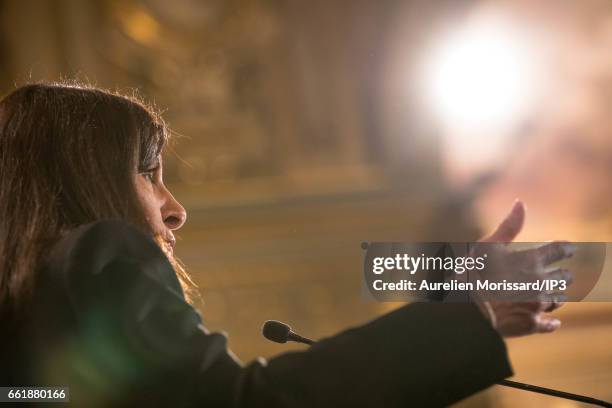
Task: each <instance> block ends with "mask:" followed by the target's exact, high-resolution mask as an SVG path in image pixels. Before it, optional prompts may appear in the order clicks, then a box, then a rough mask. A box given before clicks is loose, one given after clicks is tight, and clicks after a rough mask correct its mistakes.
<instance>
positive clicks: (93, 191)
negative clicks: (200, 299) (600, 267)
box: [0, 84, 559, 407]
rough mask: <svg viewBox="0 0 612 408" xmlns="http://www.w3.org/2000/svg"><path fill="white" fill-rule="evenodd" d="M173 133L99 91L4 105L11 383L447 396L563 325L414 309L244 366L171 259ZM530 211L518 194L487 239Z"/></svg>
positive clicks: (436, 399)
mask: <svg viewBox="0 0 612 408" xmlns="http://www.w3.org/2000/svg"><path fill="white" fill-rule="evenodd" d="M167 139H168V132H167V130H166V127H165V125H164V123H163V122H162V120H161V118H160V117H159V116H158V115H156V114H155V113H154V112H153V111H152V110H151V109H149V108H148V107H147V106H145V105H144V104H142V103H141V102H139V101H137V100H135V99H134V98H128V97H125V96H120V95H116V94H113V93H109V92H106V91H102V90H99V89H95V88H90V87H85V86H80V85H65V84H33V85H27V86H24V87H21V88H18V89H16V90H15V91H13V92H12V93H11V94H9V95H8V96H6V97H5V98H4V99H3V100H2V101H1V102H0V302H1V303H0V305H1V309H0V310H1V316H0V318H1V327H2V333H1V334H2V342H3V347H2V353H3V354H4V355H3V359H2V361H3V367H2V377H3V378H2V381H0V386H27V385H40V386H42V385H47V386H69V387H70V395H71V400H72V401H73V402H75V403H77V405H86V406H114V405H132V404H143V403H147V404H149V405H155V406H166V405H170V404H172V405H176V406H183V405H201V406H241V407H242V406H245V407H246V406H274V407H276V406H278V407H281V406H282V407H287V406H291V407H293V406H300V407H301V406H303V407H316V406H321V407H327V406H329V407H338V406H351V407H356V406H386V407H395V406H407V405H410V404H412V405H414V406H422V405H426V406H443V405H448V404H451V403H453V402H455V401H457V400H459V399H461V398H464V397H465V396H467V395H470V394H472V393H474V392H477V391H479V390H481V389H483V388H485V387H488V386H490V385H492V384H494V383H495V382H497V381H499V380H501V379H503V378H505V377H507V376H509V375H511V369H510V365H509V363H508V360H507V357H506V351H505V345H504V342H503V340H502V338H501V336H504V335H524V334H530V333H534V332H546V331H552V330H554V329H556V328H557V327H558V325H559V322H558V321H557V320H556V319H553V318H550V317H544V316H543V315H542V314H541V312H542V310H543V309H544V308H549V310H552V308H554V305H548V304H544V303H533V302H532V303H523V304H517V305H508V304H506V305H501V304H486V305H485V304H479V305H474V304H455V305H452V306H450V305H441V304H413V305H409V306H405V307H402V308H400V309H398V310H396V311H394V312H392V313H389V314H387V315H385V316H382V317H381V318H379V319H376V320H374V321H372V322H370V323H368V324H366V325H364V326H361V327H358V328H353V329H350V330H347V331H345V332H343V333H341V334H339V335H337V336H334V337H331V338H328V339H324V340H322V341H320V342H319V343H317V344H316V345H315V346H313V347H311V348H310V349H308V350H307V351H304V352H294V353H288V354H285V355H282V356H279V357H277V358H274V359H271V360H270V361H268V362H265V361H264V360H261V359H259V360H256V361H254V362H252V363H250V364H248V365H246V366H245V365H243V364H242V363H240V362H239V361H238V360H237V359H236V358H235V357H233V355H232V354H231V353H230V352H229V351H228V350H227V347H226V338H225V336H224V335H222V334H218V333H209V332H208V331H207V330H206V329H205V328H204V327H203V326H202V323H201V319H200V317H199V315H198V313H197V312H196V311H195V310H194V309H193V307H191V305H190V304H189V295H190V293H191V288H192V284H191V282H190V280H189V278H188V277H187V275H186V274H185V272H184V271H183V269H182V268H181V266H180V265H179V264H178V263H177V262H176V261H174V258H173V254H172V252H173V249H174V245H175V240H174V237H173V231H174V230H177V229H179V228H180V227H181V226H182V225H183V224H184V222H185V219H186V214H185V210H184V209H183V207H181V205H180V204H179V203H178V202H177V201H176V200H175V199H174V198H173V197H172V195H171V194H170V192H169V191H168V190H167V189H166V187H165V186H164V183H163V177H162V159H161V154H162V152H163V149H164V146H165V145H166V143H167ZM523 218H524V208H523V206H522V204H520V203H517V205H515V208H514V209H513V211H512V213H511V214H510V216H509V217H508V218H507V219H506V220H505V221H504V222H503V223H502V225H501V226H500V228H499V229H498V231H497V232H496V233H494V235H493V236H492V237H490V240H491V241H496V240H497V241H510V240H512V239H513V238H514V236H515V235H516V234H517V233H518V231H519V230H520V228H521V225H522V222H523ZM557 249H558V248H557ZM549 306H551V307H549Z"/></svg>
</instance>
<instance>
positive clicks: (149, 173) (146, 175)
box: [140, 171, 153, 183]
mask: <svg viewBox="0 0 612 408" xmlns="http://www.w3.org/2000/svg"><path fill="white" fill-rule="evenodd" d="M140 174H142V177H144V178H145V179H146V180H148V181H149V182H151V183H153V172H152V171H145V172H143V173H140Z"/></svg>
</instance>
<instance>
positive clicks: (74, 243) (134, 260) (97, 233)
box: [46, 220, 182, 295]
mask: <svg viewBox="0 0 612 408" xmlns="http://www.w3.org/2000/svg"><path fill="white" fill-rule="evenodd" d="M118 264H122V265H125V264H130V265H133V266H134V268H131V269H134V270H138V271H140V273H145V274H147V275H148V276H149V277H151V278H153V279H154V280H156V281H158V282H160V283H161V284H163V285H164V286H167V287H169V288H170V289H172V290H174V291H176V292H179V293H180V294H181V295H182V290H181V287H180V284H179V282H178V279H177V277H176V273H175V272H174V269H173V268H172V265H171V264H170V262H169V261H168V259H167V257H166V255H165V254H164V253H163V252H162V250H161V248H160V247H159V246H158V245H157V244H156V243H155V241H154V240H153V239H152V238H151V237H150V236H149V235H148V234H146V233H144V232H143V231H141V230H140V229H138V228H136V227H135V226H133V225H131V224H129V223H127V222H124V221H120V220H103V221H97V222H93V223H90V224H85V225H82V226H79V227H77V228H75V229H74V230H72V231H70V232H69V233H68V234H66V235H65V236H64V237H62V238H61V239H60V240H59V241H58V242H57V243H56V244H55V245H54V246H53V248H52V249H51V251H50V252H49V256H48V258H47V263H46V266H47V268H46V269H47V271H48V273H51V274H53V275H55V276H56V277H58V278H61V279H62V280H66V279H67V280H68V283H70V284H80V283H81V282H83V281H87V280H89V279H90V278H92V277H96V276H98V275H101V274H105V273H109V270H110V271H111V272H112V270H113V269H116V268H115V267H114V266H116V265H118ZM126 277H127V276H126Z"/></svg>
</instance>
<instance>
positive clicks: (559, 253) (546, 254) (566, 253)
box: [524, 241, 576, 265]
mask: <svg viewBox="0 0 612 408" xmlns="http://www.w3.org/2000/svg"><path fill="white" fill-rule="evenodd" d="M524 252H525V254H527V255H532V256H533V257H534V259H535V260H536V262H537V263H538V264H540V265H549V264H551V263H554V262H558V261H560V260H562V259H566V258H571V257H572V256H573V255H574V253H575V252H576V245H574V244H572V243H570V242H567V241H554V242H549V243H548V244H545V245H542V246H541V247H538V248H533V249H528V250H526V251H524Z"/></svg>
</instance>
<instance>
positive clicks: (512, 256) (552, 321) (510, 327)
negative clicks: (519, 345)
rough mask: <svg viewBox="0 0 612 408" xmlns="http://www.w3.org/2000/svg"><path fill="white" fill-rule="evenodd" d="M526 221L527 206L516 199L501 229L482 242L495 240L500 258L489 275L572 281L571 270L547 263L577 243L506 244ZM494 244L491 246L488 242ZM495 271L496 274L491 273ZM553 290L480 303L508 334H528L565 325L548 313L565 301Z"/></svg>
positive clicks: (569, 253) (568, 254) (568, 253)
mask: <svg viewBox="0 0 612 408" xmlns="http://www.w3.org/2000/svg"><path fill="white" fill-rule="evenodd" d="M524 223H525V206H524V204H523V203H522V202H521V201H518V200H517V201H516V203H515V204H514V206H513V207H512V210H511V211H510V213H509V214H508V215H507V216H506V218H505V219H504V220H503V221H502V222H501V223H500V224H499V226H498V227H497V229H496V230H495V231H494V232H493V233H492V234H491V235H489V236H488V237H486V238H484V239H482V240H481V241H480V242H483V243H489V244H494V243H497V244H499V246H497V245H494V246H493V249H494V252H495V257H496V260H497V262H496V263H495V267H493V268H489V270H487V274H488V275H487V278H491V279H495V280H499V281H501V280H503V279H509V280H512V279H513V278H516V277H517V276H520V279H522V280H535V279H541V278H549V279H552V278H554V279H564V280H566V281H568V282H570V281H571V274H570V272H569V271H567V270H565V269H560V268H557V269H552V270H550V271H547V270H546V269H545V266H547V265H550V264H552V263H554V262H557V261H559V260H562V259H564V258H568V257H571V256H572V255H573V253H574V250H575V248H574V246H573V245H571V244H569V243H568V242H561V241H555V242H550V243H548V244H546V245H543V246H541V247H539V248H535V249H529V250H524V251H510V250H509V249H508V248H507V247H506V244H508V243H509V242H512V241H513V240H514V239H515V238H516V237H517V236H518V234H519V233H520V232H521V230H522V229H523V225H524ZM488 247H489V248H491V246H490V245H489V246H488ZM491 275H493V276H491ZM547 295H549V294H545V293H538V294H537V296H536V299H537V300H535V301H532V299H530V300H529V301H523V302H520V301H499V300H486V299H485V300H481V301H480V302H479V303H478V305H479V307H480V308H481V310H482V311H483V314H484V315H485V316H486V317H487V318H488V319H489V320H490V322H491V324H492V325H493V326H494V327H495V328H496V329H497V331H498V332H499V333H500V334H501V335H502V336H504V337H515V336H525V335H529V334H533V333H548V332H552V331H555V330H556V329H558V328H559V327H560V326H561V321H560V320H559V319H557V318H555V317H552V316H549V315H547V314H546V313H548V312H552V311H553V310H555V309H557V308H559V307H560V306H561V305H562V302H559V301H557V300H555V298H554V297H547Z"/></svg>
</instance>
